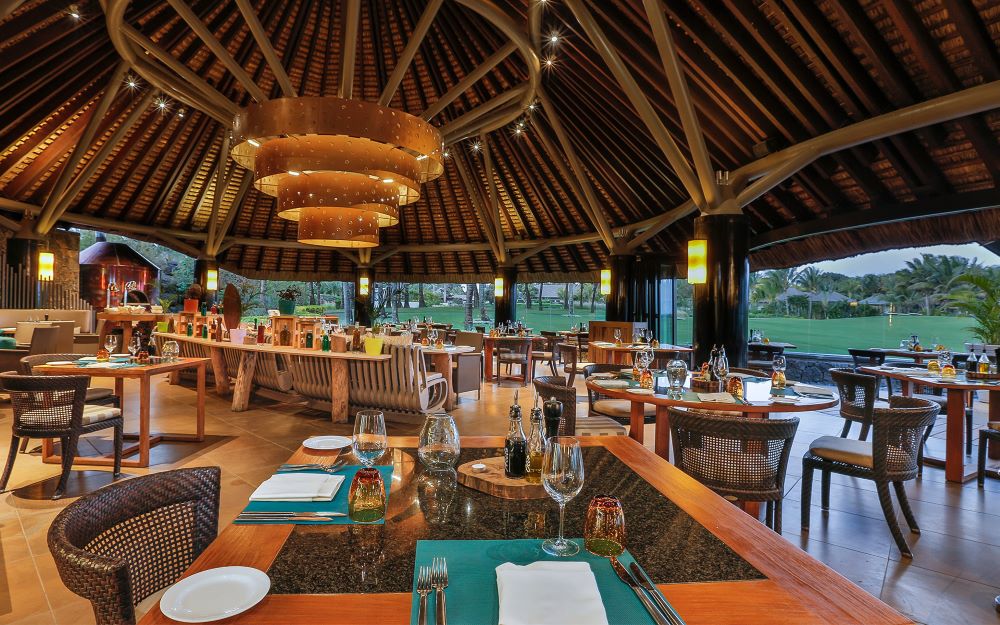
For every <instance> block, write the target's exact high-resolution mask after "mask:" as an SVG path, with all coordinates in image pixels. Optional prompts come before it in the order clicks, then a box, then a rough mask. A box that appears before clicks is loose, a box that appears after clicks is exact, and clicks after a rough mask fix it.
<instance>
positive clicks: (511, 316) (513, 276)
mask: <svg viewBox="0 0 1000 625" xmlns="http://www.w3.org/2000/svg"><path fill="white" fill-rule="evenodd" d="M496 277H498V278H503V292H502V293H501V294H500V295H496V296H495V309H494V312H493V323H494V324H501V323H507V322H509V321H514V320H515V319H517V290H516V289H515V285H516V284H517V269H515V268H514V267H500V268H498V269H497V276H496Z"/></svg>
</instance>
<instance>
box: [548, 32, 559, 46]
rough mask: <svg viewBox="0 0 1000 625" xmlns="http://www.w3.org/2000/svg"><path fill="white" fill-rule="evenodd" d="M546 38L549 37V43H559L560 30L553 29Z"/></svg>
mask: <svg viewBox="0 0 1000 625" xmlns="http://www.w3.org/2000/svg"><path fill="white" fill-rule="evenodd" d="M546 39H548V41H549V43H550V44H552V45H555V44H557V43H559V31H558V30H553V31H552V32H550V33H549V35H548V37H546Z"/></svg>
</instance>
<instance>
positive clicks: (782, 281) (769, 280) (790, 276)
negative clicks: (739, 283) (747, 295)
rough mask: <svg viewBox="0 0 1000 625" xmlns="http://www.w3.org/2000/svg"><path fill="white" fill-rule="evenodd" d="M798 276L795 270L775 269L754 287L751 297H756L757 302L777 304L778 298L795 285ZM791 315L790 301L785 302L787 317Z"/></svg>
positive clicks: (767, 273)
mask: <svg viewBox="0 0 1000 625" xmlns="http://www.w3.org/2000/svg"><path fill="white" fill-rule="evenodd" d="M796 277H797V274H796V271H795V270H794V269H774V270H771V271H768V272H766V273H765V274H764V276H763V277H761V278H760V279H759V280H757V281H756V282H755V283H754V285H753V290H752V291H751V297H756V300H755V301H764V302H769V303H771V304H775V303H777V301H778V296H779V295H781V294H782V293H784V292H785V291H787V290H788V289H790V288H791V287H792V285H793V284H795V280H796ZM788 314H789V304H788V300H787V299H786V300H785V315H788Z"/></svg>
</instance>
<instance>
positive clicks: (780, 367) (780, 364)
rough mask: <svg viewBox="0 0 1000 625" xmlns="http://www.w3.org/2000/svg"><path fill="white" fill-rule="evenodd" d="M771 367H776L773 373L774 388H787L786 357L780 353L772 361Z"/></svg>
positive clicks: (772, 384) (772, 382)
mask: <svg viewBox="0 0 1000 625" xmlns="http://www.w3.org/2000/svg"><path fill="white" fill-rule="evenodd" d="M771 368H772V369H774V373H773V374H771V386H773V387H774V388H785V357H784V356H782V355H781V354H778V355H777V356H775V357H774V359H773V360H772V361H771Z"/></svg>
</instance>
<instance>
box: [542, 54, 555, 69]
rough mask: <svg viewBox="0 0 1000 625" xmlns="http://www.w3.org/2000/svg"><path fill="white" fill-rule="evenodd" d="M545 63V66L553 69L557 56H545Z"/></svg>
mask: <svg viewBox="0 0 1000 625" xmlns="http://www.w3.org/2000/svg"><path fill="white" fill-rule="evenodd" d="M544 64H545V67H547V68H549V69H552V68H553V67H555V64H556V57H554V56H547V57H545V61H544Z"/></svg>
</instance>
